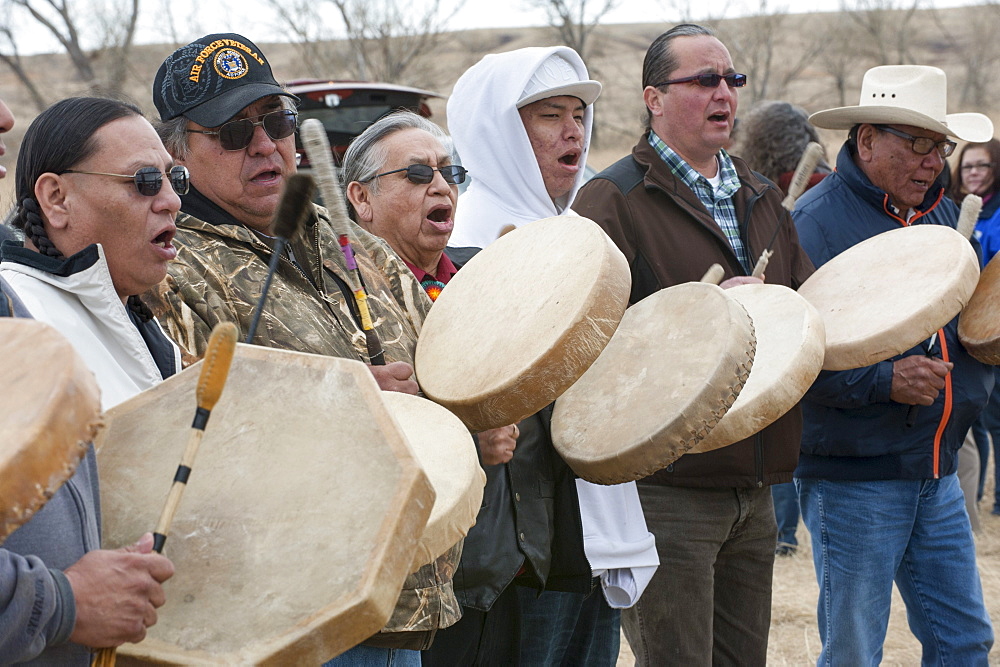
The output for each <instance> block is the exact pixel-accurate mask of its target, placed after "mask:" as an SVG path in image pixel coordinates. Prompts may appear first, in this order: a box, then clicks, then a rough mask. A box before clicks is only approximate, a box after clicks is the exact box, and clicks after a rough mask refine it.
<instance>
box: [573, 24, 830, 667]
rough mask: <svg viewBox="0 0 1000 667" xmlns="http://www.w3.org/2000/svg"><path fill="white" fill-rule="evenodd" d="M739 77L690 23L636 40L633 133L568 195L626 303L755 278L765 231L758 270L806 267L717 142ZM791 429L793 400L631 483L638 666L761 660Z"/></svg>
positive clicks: (628, 623) (754, 178) (756, 183)
mask: <svg viewBox="0 0 1000 667" xmlns="http://www.w3.org/2000/svg"><path fill="white" fill-rule="evenodd" d="M745 83H746V76H745V75H743V74H739V73H737V72H736V70H735V69H734V68H733V63H732V59H731V58H730V56H729V52H728V50H727V49H726V47H725V46H724V45H723V44H722V43H721V42H720V41H719V40H718V39H716V38H715V37H714V36H713V35H712V33H711V32H710V31H709V30H707V29H705V28H702V27H701V26H696V25H690V24H684V25H679V26H676V27H674V28H673V29H671V30H669V31H668V32H666V33H664V34H663V35H660V36H659V37H658V38H657V39H656V40H655V41H654V42H653V44H652V45H651V46H650V48H649V50H648V51H647V52H646V58H645V62H644V63H643V98H644V101H645V103H646V107H647V111H648V114H647V127H646V132H645V133H644V134H643V136H642V138H641V139H640V140H639V143H638V144H637V145H636V146H635V148H634V149H633V150H632V155H630V156H627V157H625V158H623V159H622V160H619V161H618V162H617V163H615V164H614V165H612V166H611V167H609V168H608V169H607V170H605V171H604V172H602V173H601V174H600V175H598V176H597V177H596V178H595V179H594V180H592V181H590V182H589V183H588V184H587V185H585V186H584V187H583V189H582V190H581V191H580V193H579V195H577V199H576V203H575V205H574V208H575V209H576V211H577V212H578V213H579V214H580V215H583V216H585V217H587V218H590V219H592V220H594V221H596V222H597V223H598V224H600V225H601V226H602V227H603V228H604V230H605V231H606V232H607V233H608V235H609V236H611V238H612V239H613V240H614V241H615V242H616V243H617V245H618V247H619V248H620V249H621V250H622V252H623V253H625V256H626V258H627V259H628V260H629V265H630V267H631V269H632V295H631V302H632V303H635V302H637V301H639V300H640V299H642V298H644V297H646V296H648V295H649V294H651V293H653V292H655V291H657V290H659V289H662V288H665V287H670V286H672V285H676V284H678V283H683V282H688V281H693V280H698V279H699V278H700V277H701V276H702V275H703V274H704V273H705V271H706V269H708V267H709V266H710V265H712V264H713V263H718V264H721V265H722V266H723V267H724V268H725V271H726V277H727V278H728V280H726V281H725V282H724V283H723V285H722V286H723V287H728V286H732V285H736V284H740V283H743V282H752V281H754V280H755V279H753V278H749V277H748V276H749V273H750V272H751V270H752V269H753V265H754V262H755V260H756V258H757V256H759V255H760V253H761V251H762V250H763V249H764V248H765V247H766V246H767V244H768V242H769V241H770V239H771V237H772V235H773V234H774V233H775V230H776V229H777V237H776V239H775V242H774V247H773V249H774V256H773V257H772V258H771V262H770V264H769V265H768V269H767V282H769V283H777V284H780V285H786V286H789V287H791V288H793V289H794V288H797V287H798V286H799V285H800V284H801V283H802V282H803V281H804V280H805V278H806V277H807V276H808V275H809V274H810V273H811V272H812V270H813V267H812V264H811V263H810V261H809V259H808V258H807V257H806V255H805V253H804V252H803V251H802V249H801V248H800V247H799V243H798V238H797V236H796V233H795V226H794V225H793V224H792V221H791V219H790V218H789V215H788V213H787V212H786V211H785V210H784V209H783V208H782V207H781V201H782V194H781V193H780V191H779V190H778V189H777V187H776V186H775V185H774V184H773V183H771V182H769V181H767V180H766V179H764V178H763V177H761V176H759V175H757V174H755V173H753V172H752V171H751V170H750V169H749V168H747V166H746V164H745V163H744V162H743V161H742V160H739V159H738V158H731V157H730V156H729V155H728V154H727V153H726V152H725V150H723V146H725V145H726V144H727V143H728V141H729V136H730V133H731V131H732V126H733V121H734V119H735V117H736V106H737V89H738V88H740V87H741V86H743V85H744V84H745ZM801 429H802V420H801V414H800V412H799V410H798V409H797V408H796V409H795V410H793V411H791V412H790V413H788V414H787V415H785V416H784V417H782V418H781V419H779V420H778V421H777V422H775V423H774V424H773V425H771V426H769V427H768V428H766V429H764V430H763V431H762V432H760V433H758V434H756V435H755V436H753V437H751V438H748V439H747V440H744V441H742V442H739V443H736V444H734V445H731V446H729V447H724V448H722V449H718V450H715V451H712V452H708V453H705V454H689V455H687V456H684V457H682V458H681V459H679V460H678V461H676V462H675V463H674V464H673V465H670V466H668V467H667V468H665V469H663V470H660V471H659V472H657V473H655V474H653V475H651V476H649V477H647V478H645V479H643V480H641V481H640V482H639V484H638V486H639V496H640V498H641V500H642V504H643V511H644V514H645V516H646V523H647V525H648V527H649V530H651V531H652V532H653V534H654V535H655V536H656V546H657V551H658V552H659V556H660V569H659V570H658V571H657V573H656V575H655V576H654V577H653V580H652V582H651V583H650V584H649V587H648V588H647V589H646V592H645V594H644V595H643V596H642V598H640V599H639V602H638V604H637V605H636V606H635V607H633V608H632V609H628V610H626V611H625V612H624V613H623V615H622V626H623V628H624V630H625V635H626V637H628V640H629V644H630V645H631V647H632V649H633V651H634V653H635V655H636V659H637V661H638V664H643V665H653V664H655V665H663V664H684V665H686V664H713V663H714V664H719V663H723V664H747V665H762V664H764V663H765V661H766V657H767V634H768V627H769V625H770V609H771V570H772V566H773V562H774V548H775V532H776V528H775V522H774V509H773V505H772V502H771V493H770V490H769V489H768V488H767V487H768V486H769V485H771V484H777V483H780V482H788V481H790V480H791V479H792V471H793V470H794V469H795V465H796V461H797V459H798V451H799V438H800V435H801Z"/></svg>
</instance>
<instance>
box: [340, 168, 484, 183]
mask: <svg viewBox="0 0 1000 667" xmlns="http://www.w3.org/2000/svg"><path fill="white" fill-rule="evenodd" d="M401 171H405V172H406V180H408V181H409V182H410V183H413V184H414V185H427V184H428V183H430V182H431V181H432V180H434V172H435V171H439V172H441V176H442V178H444V180H445V182H446V183H449V184H451V185H458V184H459V183H464V182H465V175H466V174H467V173H469V170H468V169H466V168H465V167H461V166H459V165H457V164H450V165H448V166H447V167H440V168H439V169H435V168H434V167H432V166H430V165H428V164H411V165H410V166H409V167H403V168H402V169H393V170H392V171H384V172H382V173H381V174H375V175H374V176H372V177H371V178H366V179H365V180H363V181H360V182H361V183H367V182H369V181H374V180H375V179H376V178H378V177H379V176H388V175H389V174H398V173H399V172H401Z"/></svg>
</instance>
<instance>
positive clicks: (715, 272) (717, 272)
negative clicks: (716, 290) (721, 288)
mask: <svg viewBox="0 0 1000 667" xmlns="http://www.w3.org/2000/svg"><path fill="white" fill-rule="evenodd" d="M724 275H726V270H725V269H723V268H722V265H721V264H713V265H712V266H710V267H708V271H706V272H705V275H703V276H702V277H701V280H699V281H698V282H700V283H709V284H711V285H718V284H719V283H721V282H722V276H724Z"/></svg>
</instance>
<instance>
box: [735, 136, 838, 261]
mask: <svg viewBox="0 0 1000 667" xmlns="http://www.w3.org/2000/svg"><path fill="white" fill-rule="evenodd" d="M822 156H823V147H822V146H820V145H819V144H817V143H816V142H815V141H810V142H809V144H808V145H807V146H806V149H805V150H804V151H803V152H802V157H801V158H799V165H798V166H797V167H796V168H795V175H794V176H792V183H791V185H789V186H788V196H787V197H785V199H784V201H782V202H781V206H782V207H783V208H784V209H785V210H786V211H788V212H789V213H791V211H792V209H793V208H795V201H796V200H797V199H798V198H799V197H800V196H801V195H802V193H803V192H805V191H806V186H807V185H809V179H810V178H811V177H812V175H813V172H814V171H816V165H817V164H819V159H820V158H821V157H822ZM783 220H784V218H782V219H781V220H779V221H778V224H777V225H775V227H774V234H773V235H771V241H770V242H769V243H768V244H767V247H766V248H764V252H762V253H761V254H760V259H758V260H757V264H756V265H755V266H754V267H753V271H752V272H751V273H750V275H751V276H752V277H754V278H761V279H762V280H763V276H764V271H765V270H766V269H767V263H768V262H769V261H770V260H771V255H772V254H774V251H773V250H771V248H772V247H773V246H774V242H775V240H777V238H778V232H779V231H780V230H781V222H782V221H783Z"/></svg>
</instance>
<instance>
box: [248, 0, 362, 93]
mask: <svg viewBox="0 0 1000 667" xmlns="http://www.w3.org/2000/svg"><path fill="white" fill-rule="evenodd" d="M265 4H266V5H267V6H268V7H270V8H271V10H272V11H274V12H275V15H276V17H277V19H278V21H279V22H280V23H281V25H282V26H283V29H282V32H283V34H284V35H285V36H287V37H290V38H291V40H292V44H293V45H294V46H295V50H296V51H297V52H298V54H299V62H300V63H301V64H302V65H304V66H305V67H306V69H307V70H308V73H309V75H310V76H312V77H315V78H323V77H328V76H330V73H331V72H336V71H342V70H344V69H346V68H347V63H346V62H345V60H344V55H343V53H342V50H340V49H337V47H336V44H334V43H333V42H332V40H333V35H332V34H331V32H330V30H329V29H328V27H327V25H328V22H327V21H325V20H323V17H322V16H321V15H320V12H319V5H318V3H316V2H315V1H314V0H265ZM359 78H361V77H359Z"/></svg>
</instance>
